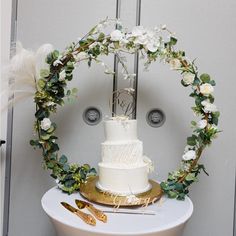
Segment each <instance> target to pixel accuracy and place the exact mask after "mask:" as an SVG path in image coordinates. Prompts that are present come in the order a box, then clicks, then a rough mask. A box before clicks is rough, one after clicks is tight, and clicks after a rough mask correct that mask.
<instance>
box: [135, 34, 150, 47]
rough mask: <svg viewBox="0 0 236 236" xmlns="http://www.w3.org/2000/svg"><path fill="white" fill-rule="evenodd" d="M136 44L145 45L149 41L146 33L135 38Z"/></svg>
mask: <svg viewBox="0 0 236 236" xmlns="http://www.w3.org/2000/svg"><path fill="white" fill-rule="evenodd" d="M134 43H135V44H142V45H145V44H147V43H148V39H147V36H146V35H140V36H138V37H137V38H136V39H135V40H134Z"/></svg>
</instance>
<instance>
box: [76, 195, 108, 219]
mask: <svg viewBox="0 0 236 236" xmlns="http://www.w3.org/2000/svg"><path fill="white" fill-rule="evenodd" d="M75 203H76V205H77V207H78V208H79V209H83V208H87V209H88V210H89V211H90V212H91V213H92V214H93V215H94V216H95V217H96V218H97V219H98V220H100V221H102V222H104V223H106V222H107V215H106V214H104V212H103V211H101V210H99V209H97V208H95V207H94V206H93V205H92V204H91V203H89V202H85V201H82V200H78V199H76V200H75Z"/></svg>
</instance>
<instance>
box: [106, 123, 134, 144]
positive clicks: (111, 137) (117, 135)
mask: <svg viewBox="0 0 236 236" xmlns="http://www.w3.org/2000/svg"><path fill="white" fill-rule="evenodd" d="M104 125H105V140H106V141H122V142H123V141H128V140H137V120H119V119H117V120H107V121H105V122H104Z"/></svg>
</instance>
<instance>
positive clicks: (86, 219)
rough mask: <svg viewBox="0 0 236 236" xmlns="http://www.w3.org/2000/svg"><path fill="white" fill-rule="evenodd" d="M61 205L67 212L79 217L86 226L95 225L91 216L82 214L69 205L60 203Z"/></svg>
mask: <svg viewBox="0 0 236 236" xmlns="http://www.w3.org/2000/svg"><path fill="white" fill-rule="evenodd" d="M61 204H62V206H64V207H65V208H66V209H67V210H69V211H70V212H72V213H74V214H75V215H77V216H79V217H80V218H81V219H82V220H83V221H84V222H85V223H86V224H89V225H93V226H95V225H96V220H95V218H94V217H93V216H92V215H90V214H87V213H84V212H82V211H80V210H78V209H76V208H74V207H73V206H71V205H70V204H68V203H66V202H61Z"/></svg>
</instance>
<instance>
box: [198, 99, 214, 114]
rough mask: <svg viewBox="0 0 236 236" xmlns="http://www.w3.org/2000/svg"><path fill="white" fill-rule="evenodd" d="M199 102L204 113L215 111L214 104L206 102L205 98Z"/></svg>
mask: <svg viewBox="0 0 236 236" xmlns="http://www.w3.org/2000/svg"><path fill="white" fill-rule="evenodd" d="M201 104H202V105H203V106H204V108H203V110H204V112H205V113H211V112H216V111H217V107H216V105H214V104H212V103H210V102H208V101H207V100H204V101H202V102H201Z"/></svg>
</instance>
